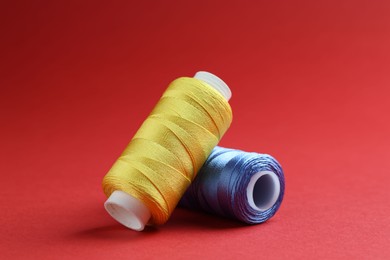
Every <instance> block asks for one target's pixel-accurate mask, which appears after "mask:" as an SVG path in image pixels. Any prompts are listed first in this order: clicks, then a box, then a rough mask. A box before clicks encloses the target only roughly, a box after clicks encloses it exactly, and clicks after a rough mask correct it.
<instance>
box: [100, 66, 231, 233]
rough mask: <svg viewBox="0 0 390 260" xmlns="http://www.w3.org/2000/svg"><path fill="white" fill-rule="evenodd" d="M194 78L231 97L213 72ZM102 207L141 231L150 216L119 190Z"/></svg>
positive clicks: (143, 206) (198, 74)
mask: <svg viewBox="0 0 390 260" xmlns="http://www.w3.org/2000/svg"><path fill="white" fill-rule="evenodd" d="M194 78H196V79H199V80H202V81H204V82H206V83H208V84H209V85H210V86H212V87H213V88H214V89H216V90H218V91H219V92H220V93H221V94H222V96H224V97H225V99H226V100H227V101H229V99H230V98H231V96H232V93H231V91H230V89H229V87H228V85H226V83H225V82H223V80H222V79H220V78H218V77H217V76H215V75H214V74H211V73H209V72H205V71H199V72H197V73H196V74H195V76H194ZM104 208H105V209H106V210H107V212H108V213H109V214H110V215H111V216H112V217H113V218H114V219H115V220H117V221H118V222H119V223H121V224H122V225H124V226H126V227H128V228H130V229H133V230H136V231H142V230H143V229H144V228H145V225H146V224H147V223H148V222H149V220H150V217H151V216H152V215H151V212H150V210H149V209H148V208H147V207H146V206H145V205H144V204H143V203H142V202H141V201H140V200H139V199H137V198H134V197H133V196H131V195H130V194H128V193H126V192H123V191H120V190H116V191H114V192H113V193H112V194H111V195H110V197H109V198H108V199H107V200H106V202H105V203H104Z"/></svg>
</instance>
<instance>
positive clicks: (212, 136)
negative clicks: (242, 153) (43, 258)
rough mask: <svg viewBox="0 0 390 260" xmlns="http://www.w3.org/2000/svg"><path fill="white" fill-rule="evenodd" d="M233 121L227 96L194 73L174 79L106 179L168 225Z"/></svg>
mask: <svg viewBox="0 0 390 260" xmlns="http://www.w3.org/2000/svg"><path fill="white" fill-rule="evenodd" d="M231 121H232V112H231V108H230V105H229V103H228V102H227V101H226V99H225V98H224V97H223V96H222V95H221V94H220V93H219V92H218V91H217V90H215V89H214V88H213V87H211V86H210V85H208V84H207V83H205V82H204V81H201V80H198V79H195V78H187V77H183V78H179V79H176V80H175V81H173V82H172V83H171V84H170V85H169V87H168V89H167V90H166V91H165V92H164V94H163V96H162V97H161V99H160V101H159V102H158V103H157V105H156V107H155V108H154V109H153V111H152V112H151V114H150V115H149V116H148V118H147V119H146V120H145V121H144V123H143V124H142V126H141V127H140V129H139V130H138V131H137V133H136V134H135V136H134V137H133V139H132V140H131V142H130V143H129V145H128V146H127V147H126V149H125V150H124V152H123V153H122V155H121V156H120V157H119V159H118V160H117V161H116V162H115V163H114V165H113V166H112V168H111V170H110V171H109V172H108V173H107V175H106V176H105V177H104V179H103V190H104V193H105V194H106V196H107V197H109V196H110V195H111V193H112V192H113V191H115V190H119V191H123V192H126V193H127V194H130V195H131V196H133V197H134V198H137V199H138V200H140V201H141V202H142V203H143V204H144V205H145V206H146V207H147V208H148V209H149V210H150V213H151V219H150V221H149V224H155V225H159V224H163V223H165V222H166V221H167V220H168V218H169V216H170V215H171V213H172V211H173V209H174V208H175V207H176V205H177V203H178V201H179V200H180V198H181V197H182V195H183V194H184V192H185V190H186V189H187V187H188V186H189V185H190V183H191V181H192V180H193V179H194V178H195V176H196V174H197V172H198V170H199V169H200V168H201V166H202V165H203V163H204V162H205V161H206V159H207V157H208V156H209V155H210V153H211V150H212V149H213V148H214V147H215V146H216V145H217V143H218V142H219V140H220V139H221V137H222V136H223V134H224V133H225V132H226V130H227V129H228V127H229V126H230V123H231Z"/></svg>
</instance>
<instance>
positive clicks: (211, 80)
mask: <svg viewBox="0 0 390 260" xmlns="http://www.w3.org/2000/svg"><path fill="white" fill-rule="evenodd" d="M194 78H196V79H200V80H202V81H204V82H206V83H207V84H209V85H210V86H212V87H213V88H214V89H216V90H218V92H219V93H221V94H222V96H223V97H224V98H225V99H226V101H229V99H230V98H231V97H232V92H231V91H230V88H229V86H228V85H227V84H226V83H225V82H224V81H223V80H222V79H220V78H218V77H217V76H215V75H214V74H212V73H210V72H206V71H198V72H197V73H196V74H195V76H194Z"/></svg>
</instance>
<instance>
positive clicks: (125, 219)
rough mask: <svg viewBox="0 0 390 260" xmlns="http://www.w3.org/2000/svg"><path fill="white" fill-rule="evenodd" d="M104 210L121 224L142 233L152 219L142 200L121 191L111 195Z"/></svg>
mask: <svg viewBox="0 0 390 260" xmlns="http://www.w3.org/2000/svg"><path fill="white" fill-rule="evenodd" d="M104 208H105V209H106V210H107V212H108V213H109V214H110V215H111V216H112V217H113V218H114V219H115V220H117V221H118V222H119V223H121V224H122V225H124V226H126V227H128V228H130V229H133V230H136V231H142V230H143V229H144V228H145V225H146V223H148V221H149V219H150V217H151V214H150V211H149V209H148V208H147V207H146V206H145V205H144V204H143V203H142V202H141V201H140V200H138V199H136V198H134V197H133V196H131V195H129V194H127V193H126V192H123V191H120V190H116V191H114V192H113V193H112V194H111V196H110V197H109V198H108V199H107V201H106V202H105V203H104Z"/></svg>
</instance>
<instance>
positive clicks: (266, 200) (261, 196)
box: [247, 171, 280, 211]
mask: <svg viewBox="0 0 390 260" xmlns="http://www.w3.org/2000/svg"><path fill="white" fill-rule="evenodd" d="M279 193H280V183H279V178H278V176H277V175H276V174H275V173H273V172H270V171H263V172H258V173H256V174H255V175H254V176H252V178H251V180H250V183H249V185H248V189H247V196H248V202H249V205H250V206H251V207H252V208H254V209H257V210H261V211H265V210H268V209H269V208H271V207H272V206H273V205H274V204H275V202H276V201H277V199H278V197H279Z"/></svg>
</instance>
